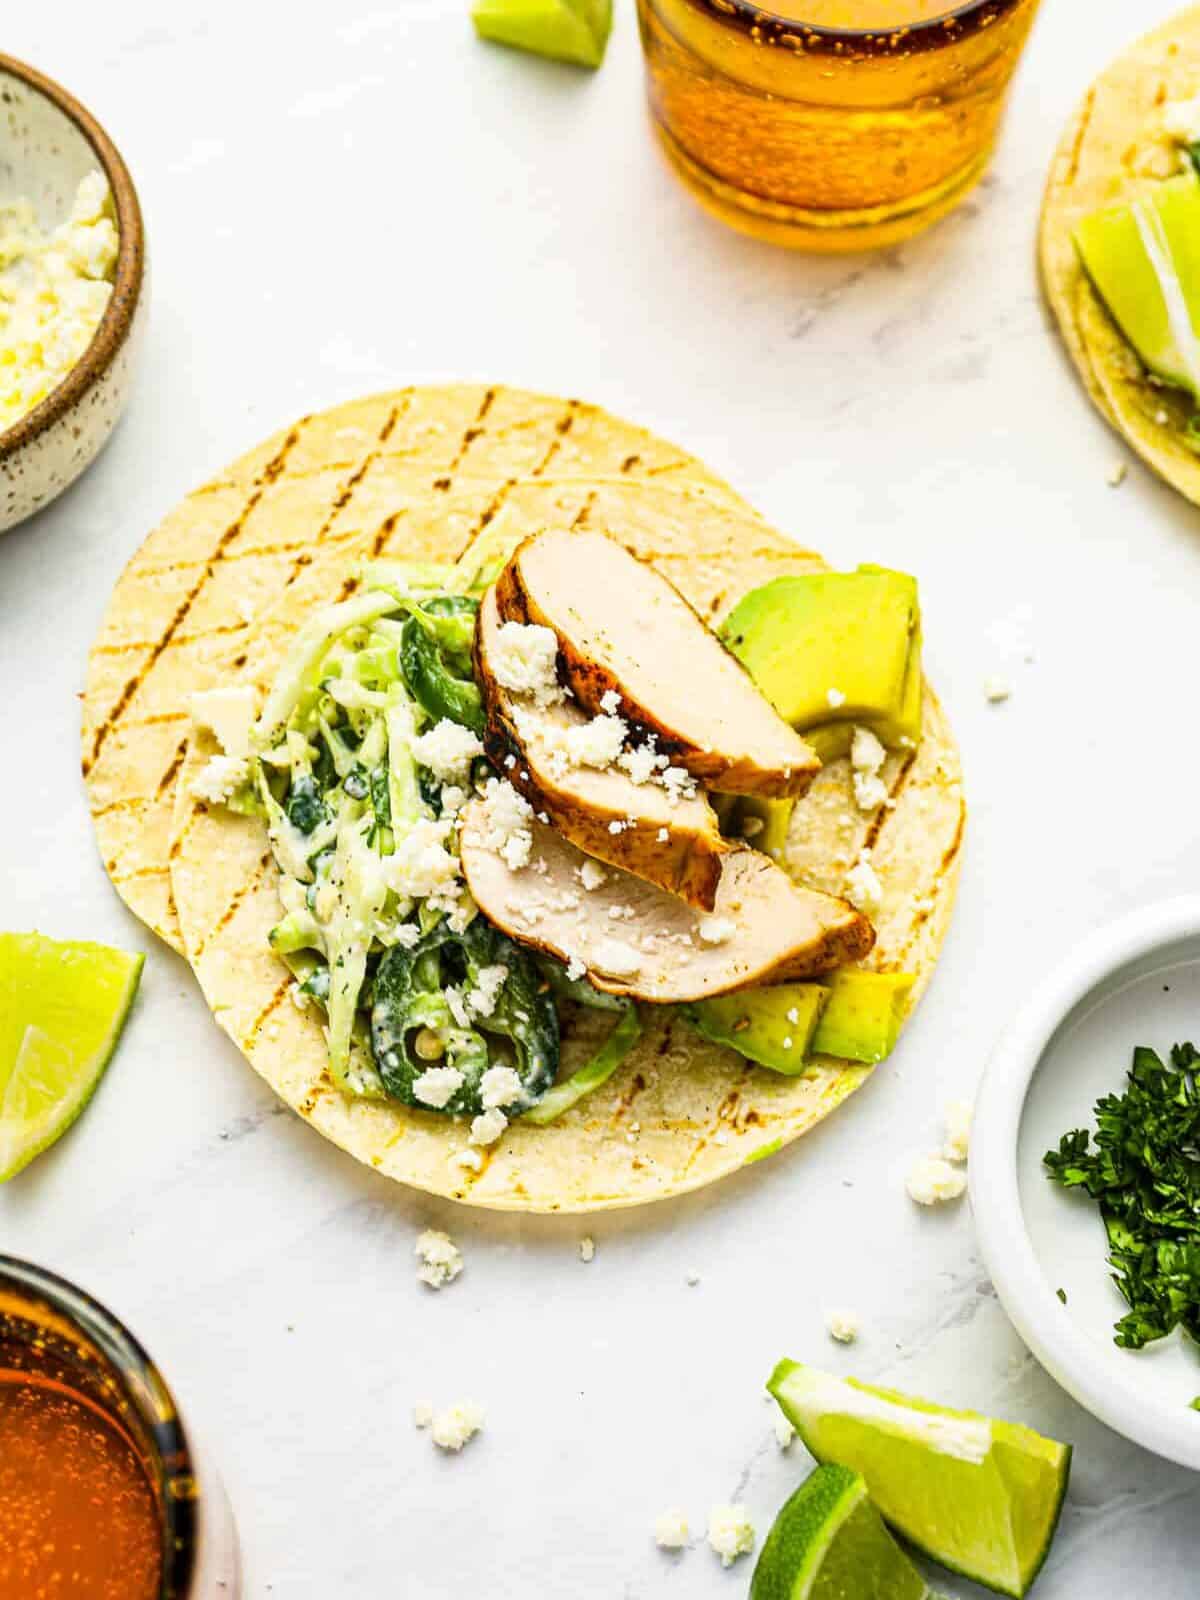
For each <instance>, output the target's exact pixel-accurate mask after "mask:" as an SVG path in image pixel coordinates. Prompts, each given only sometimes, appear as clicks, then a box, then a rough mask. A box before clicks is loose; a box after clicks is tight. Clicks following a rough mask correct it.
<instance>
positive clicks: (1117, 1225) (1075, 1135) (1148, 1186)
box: [1044, 1044, 1200, 1350]
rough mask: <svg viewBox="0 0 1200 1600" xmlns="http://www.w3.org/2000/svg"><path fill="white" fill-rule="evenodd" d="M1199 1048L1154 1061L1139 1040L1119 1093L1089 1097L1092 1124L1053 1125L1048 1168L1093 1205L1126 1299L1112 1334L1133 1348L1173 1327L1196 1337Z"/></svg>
mask: <svg viewBox="0 0 1200 1600" xmlns="http://www.w3.org/2000/svg"><path fill="white" fill-rule="evenodd" d="M1198 1064H1200V1050H1197V1049H1196V1048H1195V1046H1194V1045H1192V1044H1177V1045H1175V1046H1174V1047H1173V1049H1172V1050H1171V1055H1170V1060H1169V1061H1167V1062H1164V1061H1163V1060H1162V1059H1161V1058H1160V1057H1159V1056H1158V1055H1157V1053H1156V1052H1155V1051H1153V1050H1150V1049H1148V1048H1146V1047H1145V1046H1143V1045H1139V1046H1138V1048H1137V1049H1136V1050H1134V1052H1133V1065H1132V1066H1131V1067H1130V1069H1129V1081H1128V1084H1127V1085H1126V1088H1125V1092H1124V1094H1120V1095H1116V1094H1111V1095H1105V1096H1104V1097H1103V1098H1102V1099H1100V1100H1098V1101H1097V1102H1096V1113H1095V1114H1096V1123H1097V1127H1096V1132H1095V1134H1094V1135H1089V1134H1088V1131H1087V1130H1086V1129H1085V1128H1077V1129H1075V1130H1074V1131H1073V1132H1071V1133H1066V1134H1064V1135H1063V1137H1062V1139H1061V1141H1060V1142H1059V1147H1058V1149H1057V1150H1049V1151H1047V1153H1046V1155H1045V1157H1044V1160H1045V1164H1046V1169H1047V1171H1048V1173H1049V1175H1050V1178H1051V1180H1052V1181H1053V1182H1055V1183H1060V1184H1062V1186H1063V1187H1064V1188H1067V1189H1086V1190H1087V1192H1088V1194H1089V1195H1091V1197H1092V1199H1093V1200H1095V1201H1097V1202H1098V1204H1099V1206H1100V1216H1101V1219H1102V1220H1103V1222H1104V1227H1105V1231H1106V1233H1107V1234H1108V1260H1109V1265H1110V1266H1111V1267H1112V1276H1113V1282H1114V1283H1115V1284H1116V1285H1117V1288H1118V1289H1120V1291H1121V1293H1122V1294H1123V1295H1124V1297H1125V1299H1126V1301H1127V1302H1128V1304H1129V1311H1128V1312H1127V1313H1126V1315H1125V1316H1123V1317H1122V1318H1121V1319H1120V1321H1119V1322H1118V1323H1117V1324H1116V1327H1115V1330H1114V1338H1115V1341H1116V1343H1117V1344H1118V1345H1121V1346H1122V1347H1124V1348H1125V1349H1130V1350H1140V1349H1142V1347H1143V1346H1144V1345H1147V1344H1150V1343H1152V1342H1153V1341H1154V1340H1156V1339H1162V1338H1164V1337H1165V1336H1166V1335H1167V1334H1169V1333H1171V1332H1173V1330H1174V1329H1175V1328H1177V1327H1182V1328H1183V1329H1184V1330H1185V1331H1186V1332H1187V1333H1188V1334H1190V1335H1191V1337H1192V1338H1193V1339H1195V1340H1197V1342H1200V1090H1198V1087H1197V1082H1196V1068H1197V1065H1198Z"/></svg>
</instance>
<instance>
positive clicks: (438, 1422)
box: [432, 1400, 483, 1450]
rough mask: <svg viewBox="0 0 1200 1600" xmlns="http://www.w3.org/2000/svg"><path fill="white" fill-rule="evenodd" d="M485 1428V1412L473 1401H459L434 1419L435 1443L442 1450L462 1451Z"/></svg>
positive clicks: (440, 1412)
mask: <svg viewBox="0 0 1200 1600" xmlns="http://www.w3.org/2000/svg"><path fill="white" fill-rule="evenodd" d="M482 1427H483V1411H482V1410H481V1408H480V1407H479V1406H477V1405H476V1404H475V1402H474V1401H473V1400H459V1401H456V1402H455V1404H454V1405H452V1406H447V1408H446V1409H445V1411H439V1412H438V1413H437V1414H436V1415H435V1417H434V1419H433V1429H432V1432H433V1442H434V1444H436V1445H437V1446H438V1448H439V1449H440V1450H461V1449H462V1447H463V1445H465V1444H468V1443H469V1442H470V1441H471V1440H472V1439H473V1438H474V1437H475V1435H476V1434H477V1433H478V1432H479V1430H480V1429H481V1428H482Z"/></svg>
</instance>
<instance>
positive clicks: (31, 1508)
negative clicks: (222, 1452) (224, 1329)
mask: <svg viewBox="0 0 1200 1600" xmlns="http://www.w3.org/2000/svg"><path fill="white" fill-rule="evenodd" d="M238 1593H239V1578H238V1555H237V1540H236V1536H235V1533H234V1528H233V1520H232V1517H231V1515H230V1512H229V1506H228V1503H227V1502H226V1500H225V1497H224V1492H223V1490H222V1489H221V1488H220V1485H219V1484H218V1483H217V1481H216V1479H215V1478H214V1477H213V1476H212V1473H211V1470H210V1469H209V1468H208V1467H207V1466H206V1465H205V1464H203V1463H202V1462H201V1461H200V1460H199V1459H198V1458H197V1455H196V1452H195V1447H194V1445H193V1442H192V1440H191V1439H190V1437H189V1435H188V1433H187V1431H186V1429H185V1427H184V1424H183V1420H182V1418H181V1417H180V1415H179V1410H178V1408H177V1406H176V1404H175V1401H174V1398H173V1397H172V1395H171V1392H170V1390H169V1389H168V1388H167V1386H166V1384H165V1383H164V1382H163V1379H162V1377H161V1375H160V1374H159V1372H158V1371H157V1369H156V1368H155V1366H154V1364H153V1363H152V1362H151V1360H150V1358H149V1357H148V1356H147V1355H146V1352H145V1351H144V1350H143V1349H142V1348H141V1346H140V1345H139V1344H138V1343H137V1341H136V1340H135V1339H134V1338H133V1336H132V1334H130V1333H129V1332H128V1331H127V1330H126V1329H125V1328H123V1327H122V1326H121V1324H120V1323H119V1322H118V1321H117V1320H116V1318H115V1317H113V1316H112V1315H111V1314H110V1313H109V1312H108V1311H106V1310H105V1309H104V1307H103V1306H101V1305H98V1304H97V1303H96V1301H94V1300H92V1299H91V1298H90V1297H89V1296H88V1295H85V1294H84V1293H83V1292H82V1291H81V1290H79V1289H76V1288H74V1287H73V1286H72V1285H71V1284H69V1283H66V1282H65V1281H64V1280H63V1279H61V1278H56V1277H55V1276H54V1275H53V1274H52V1273H48V1272H44V1271H43V1270H42V1269H41V1268H40V1267H34V1266H31V1265H30V1264H29V1263H27V1262H23V1261H16V1260H13V1259H12V1258H11V1257H9V1256H0V1600H36V1597H38V1596H42V1595H45V1596H51V1595H53V1596H54V1597H55V1600H70V1597H75V1596H78V1597H79V1600H237V1596H238Z"/></svg>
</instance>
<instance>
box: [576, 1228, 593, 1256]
mask: <svg viewBox="0 0 1200 1600" xmlns="http://www.w3.org/2000/svg"><path fill="white" fill-rule="evenodd" d="M595 1255H596V1241H595V1239H593V1238H592V1236H591V1234H590V1233H589V1234H585V1235H584V1237H583V1238H582V1239H580V1241H579V1259H580V1261H591V1260H593V1259H594V1258H595Z"/></svg>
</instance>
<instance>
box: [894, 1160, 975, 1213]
mask: <svg viewBox="0 0 1200 1600" xmlns="http://www.w3.org/2000/svg"><path fill="white" fill-rule="evenodd" d="M904 1187H905V1188H906V1189H907V1190H908V1193H909V1198H910V1199H912V1200H915V1201H916V1203H917V1204H918V1205H919V1206H936V1205H942V1204H944V1203H945V1202H946V1201H947V1200H957V1199H958V1198H959V1196H960V1195H961V1194H962V1193H963V1191H964V1190H965V1189H966V1187H967V1178H966V1174H965V1173H964V1172H962V1171H961V1170H960V1169H959V1168H958V1167H952V1166H951V1165H950V1163H949V1162H948V1161H945V1160H943V1159H942V1157H941V1156H922V1157H920V1159H919V1160H917V1161H916V1162H914V1163H913V1165H912V1167H911V1168H910V1169H909V1174H908V1177H907V1178H906V1179H905V1180H904Z"/></svg>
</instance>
